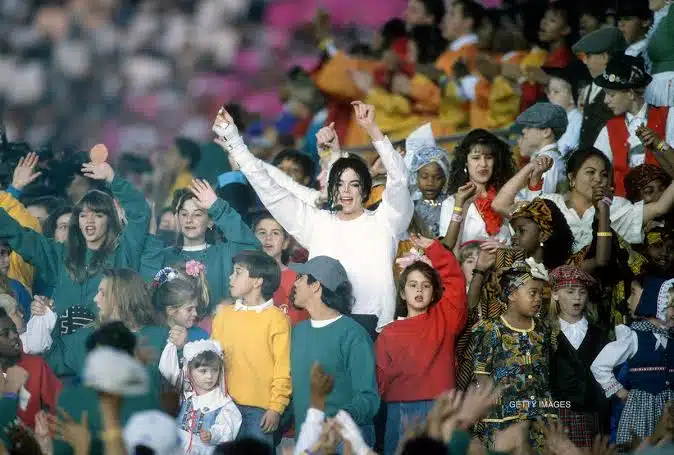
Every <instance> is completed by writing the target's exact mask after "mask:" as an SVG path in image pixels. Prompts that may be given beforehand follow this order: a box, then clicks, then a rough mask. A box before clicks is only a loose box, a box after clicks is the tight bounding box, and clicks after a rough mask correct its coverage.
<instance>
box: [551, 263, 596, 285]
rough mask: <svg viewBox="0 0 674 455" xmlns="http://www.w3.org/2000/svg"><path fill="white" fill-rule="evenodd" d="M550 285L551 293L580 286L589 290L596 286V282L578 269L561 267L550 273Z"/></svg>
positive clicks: (570, 266) (569, 266) (567, 266)
mask: <svg viewBox="0 0 674 455" xmlns="http://www.w3.org/2000/svg"><path fill="white" fill-rule="evenodd" d="M550 284H551V286H552V290H553V291H557V290H559V289H561V288H563V287H568V286H582V287H584V288H585V289H587V290H590V289H592V287H594V286H596V285H597V280H595V279H594V278H592V277H591V276H590V275H588V274H587V273H585V272H583V270H582V269H579V268H578V267H574V266H572V265H562V266H560V267H557V268H556V269H555V270H553V271H552V272H551V273H550Z"/></svg>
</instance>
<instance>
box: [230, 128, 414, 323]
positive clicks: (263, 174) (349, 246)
mask: <svg viewBox="0 0 674 455" xmlns="http://www.w3.org/2000/svg"><path fill="white" fill-rule="evenodd" d="M374 146H375V148H376V149H377V152H378V153H379V156H380V157H381V160H382V163H383V164H384V167H385V168H386V173H387V177H386V188H385V190H384V194H383V197H382V201H381V204H380V205H379V207H378V208H377V210H375V211H374V212H372V211H369V210H366V211H365V212H364V213H363V214H362V215H361V216H360V217H358V218H357V219H355V220H350V221H343V220H340V219H339V218H338V217H337V214H335V213H331V212H329V211H326V210H320V209H319V208H317V207H316V205H315V198H314V197H313V196H312V197H309V196H308V194H307V196H306V197H299V196H298V194H296V193H295V191H294V190H293V191H291V190H289V189H288V188H287V187H285V186H284V185H282V184H280V183H279V182H278V181H276V180H275V178H274V177H275V176H273V175H272V173H270V172H269V169H267V168H266V167H265V165H264V163H263V162H262V161H261V160H259V159H257V158H256V157H255V156H253V154H252V153H250V151H249V150H248V147H246V145H245V144H243V143H241V144H240V145H238V146H236V147H231V148H230V150H229V153H230V154H231V155H232V157H233V158H234V159H235V160H236V161H237V163H238V164H239V166H240V168H241V171H242V172H243V173H244V175H245V176H246V178H247V179H248V182H249V183H250V184H251V186H252V187H253V189H254V190H255V192H256V193H257V195H258V197H259V198H260V200H261V201H262V203H263V204H264V205H265V207H266V208H267V210H269V212H270V213H271V214H272V215H273V216H274V218H276V220H277V221H278V222H279V223H280V224H281V225H282V226H283V227H284V228H285V230H286V231H288V233H289V234H290V235H292V236H293V237H295V239H297V241H298V242H299V243H300V244H301V245H302V246H304V247H305V248H307V249H308V250H309V257H310V258H312V257H316V256H330V257H332V258H334V259H337V260H339V261H340V262H341V263H342V265H343V266H344V268H345V269H346V272H347V275H348V276H349V280H350V281H351V285H352V286H353V291H354V297H355V300H356V301H355V304H354V306H353V309H352V311H353V313H355V314H371V315H376V316H377V317H378V318H379V322H378V328H381V327H383V326H384V325H386V324H388V323H389V322H391V321H392V320H393V315H394V313H395V301H396V299H395V283H394V280H393V260H394V257H395V253H396V248H397V245H398V241H399V240H400V239H401V238H402V237H403V236H404V235H405V233H406V232H407V229H408V227H409V224H410V221H411V219H412V215H413V213H414V203H413V202H412V198H411V196H410V194H409V191H408V189H407V168H406V166H405V162H404V161H403V159H402V157H401V156H400V155H399V154H398V153H397V152H396V151H395V149H394V148H393V145H392V144H391V142H390V141H389V139H388V138H385V139H383V140H381V141H378V142H375V143H374ZM276 177H278V176H276ZM286 183H287V182H286ZM314 194H315V193H314ZM305 199H313V200H314V203H308V202H307V201H306V200H305Z"/></svg>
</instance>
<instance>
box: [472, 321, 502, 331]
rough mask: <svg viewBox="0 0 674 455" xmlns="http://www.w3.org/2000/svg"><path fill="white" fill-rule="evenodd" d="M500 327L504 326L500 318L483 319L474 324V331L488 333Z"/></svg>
mask: <svg viewBox="0 0 674 455" xmlns="http://www.w3.org/2000/svg"><path fill="white" fill-rule="evenodd" d="M500 327H503V324H502V323H501V321H500V320H499V319H483V320H482V321H479V322H477V323H476V324H475V325H474V326H473V328H472V332H473V333H474V334H479V333H487V332H492V331H494V330H496V329H498V328H500Z"/></svg>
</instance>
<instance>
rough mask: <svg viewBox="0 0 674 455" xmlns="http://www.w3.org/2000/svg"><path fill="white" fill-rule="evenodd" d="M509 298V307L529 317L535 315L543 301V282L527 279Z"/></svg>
mask: <svg viewBox="0 0 674 455" xmlns="http://www.w3.org/2000/svg"><path fill="white" fill-rule="evenodd" d="M508 300H509V303H508V308H509V309H512V310H513V311H515V312H516V313H518V314H520V315H522V316H524V317H527V318H533V317H535V316H536V314H537V313H538V312H539V311H540V310H541V304H542V302H543V282H542V281H541V280H533V279H532V280H529V281H527V282H526V283H524V284H523V285H522V286H520V287H519V288H518V289H517V290H516V291H515V292H513V293H512V294H511V295H510V297H509V299H508Z"/></svg>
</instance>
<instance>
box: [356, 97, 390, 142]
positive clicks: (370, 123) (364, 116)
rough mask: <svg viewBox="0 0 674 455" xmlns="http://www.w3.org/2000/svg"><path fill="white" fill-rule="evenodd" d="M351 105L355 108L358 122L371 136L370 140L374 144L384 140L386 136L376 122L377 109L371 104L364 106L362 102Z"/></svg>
mask: <svg viewBox="0 0 674 455" xmlns="http://www.w3.org/2000/svg"><path fill="white" fill-rule="evenodd" d="M351 105H352V106H353V110H354V115H355V117H356V122H357V123H358V125H359V126H360V127H361V128H363V129H364V130H365V131H366V132H367V134H369V135H370V139H372V141H374V142H377V141H381V140H382V139H384V135H383V134H382V133H381V130H380V129H379V126H378V125H377V123H376V122H375V120H374V119H375V107H374V106H372V105H371V104H364V103H363V102H362V101H353V102H351Z"/></svg>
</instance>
